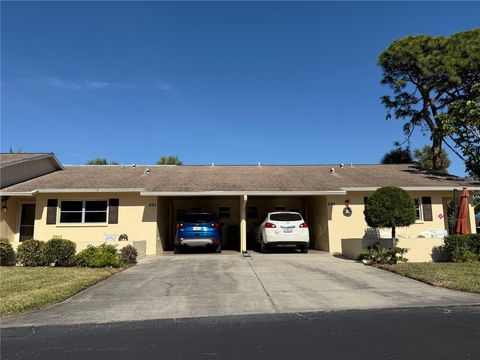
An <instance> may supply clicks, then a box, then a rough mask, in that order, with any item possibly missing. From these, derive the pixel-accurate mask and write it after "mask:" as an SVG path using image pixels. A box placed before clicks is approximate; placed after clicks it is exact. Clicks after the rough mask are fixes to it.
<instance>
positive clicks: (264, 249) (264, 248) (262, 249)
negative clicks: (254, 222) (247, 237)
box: [260, 239, 268, 253]
mask: <svg viewBox="0 0 480 360" xmlns="http://www.w3.org/2000/svg"><path fill="white" fill-rule="evenodd" d="M260 252H261V253H267V252H268V246H267V245H266V244H265V243H264V242H263V239H260Z"/></svg>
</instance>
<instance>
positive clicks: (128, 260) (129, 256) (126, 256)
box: [120, 245, 138, 264]
mask: <svg viewBox="0 0 480 360" xmlns="http://www.w3.org/2000/svg"><path fill="white" fill-rule="evenodd" d="M137 256H138V252H137V249H135V248H134V247H133V246H132V245H127V246H125V247H123V248H122V249H121V250H120V257H121V258H122V261H123V263H124V264H136V263H137Z"/></svg>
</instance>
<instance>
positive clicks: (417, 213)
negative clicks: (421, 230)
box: [413, 198, 423, 221]
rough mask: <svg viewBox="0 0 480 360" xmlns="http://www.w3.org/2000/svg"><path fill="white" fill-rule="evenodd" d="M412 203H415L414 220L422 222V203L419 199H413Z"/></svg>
mask: <svg viewBox="0 0 480 360" xmlns="http://www.w3.org/2000/svg"><path fill="white" fill-rule="evenodd" d="M413 201H414V203H415V216H416V219H417V221H422V220H423V219H422V203H421V201H420V199H418V198H415V199H413Z"/></svg>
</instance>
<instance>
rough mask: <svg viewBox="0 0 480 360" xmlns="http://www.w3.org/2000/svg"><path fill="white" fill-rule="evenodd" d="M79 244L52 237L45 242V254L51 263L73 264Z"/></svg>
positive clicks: (57, 264) (60, 264)
mask: <svg viewBox="0 0 480 360" xmlns="http://www.w3.org/2000/svg"><path fill="white" fill-rule="evenodd" d="M76 247H77V245H76V244H75V243H74V242H73V241H70V240H67V239H51V240H49V241H47V243H46V244H45V255H46V257H47V262H48V263H49V264H54V265H55V266H71V265H72V264H73V257H74V255H75V249H76Z"/></svg>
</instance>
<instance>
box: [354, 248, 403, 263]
mask: <svg viewBox="0 0 480 360" xmlns="http://www.w3.org/2000/svg"><path fill="white" fill-rule="evenodd" d="M407 251H408V249H405V248H400V247H393V248H384V247H382V246H381V245H380V243H379V242H376V243H375V244H374V245H373V246H369V247H368V249H367V250H364V251H362V253H361V254H360V255H359V256H358V260H360V261H362V262H363V263H364V264H367V265H371V264H396V263H397V262H399V261H401V262H407V261H408V259H407V258H406V257H405V256H404V255H405V254H406V253H407Z"/></svg>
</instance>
